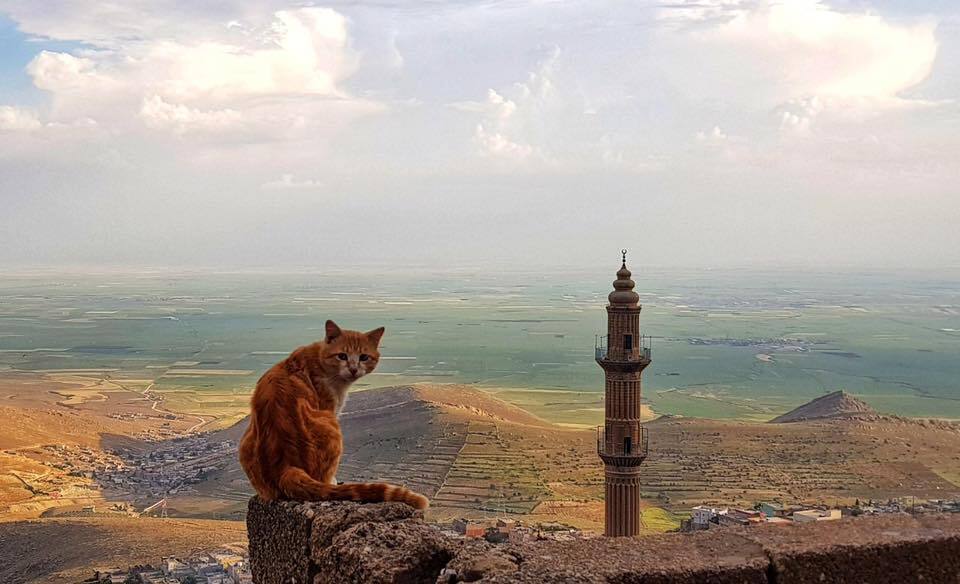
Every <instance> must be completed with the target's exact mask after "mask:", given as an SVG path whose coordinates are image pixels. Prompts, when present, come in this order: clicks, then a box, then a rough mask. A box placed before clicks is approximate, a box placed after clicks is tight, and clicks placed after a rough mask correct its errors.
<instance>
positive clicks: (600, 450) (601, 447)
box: [597, 423, 649, 466]
mask: <svg viewBox="0 0 960 584" xmlns="http://www.w3.org/2000/svg"><path fill="white" fill-rule="evenodd" d="M637 435H638V436H639V438H640V439H639V440H638V441H637V443H633V441H631V444H630V451H629V452H628V451H627V448H626V445H625V444H623V443H621V442H619V441H616V440H615V441H613V442H611V443H610V444H607V434H606V429H605V428H604V427H603V426H597V454H599V455H600V456H601V457H603V458H604V459H614V460H613V462H614V463H617V464H620V465H622V466H634V465H636V464H639V462H642V461H643V460H644V459H645V458H646V457H647V452H648V450H649V437H648V434H647V428H646V427H645V426H644V425H643V424H640V423H637Z"/></svg>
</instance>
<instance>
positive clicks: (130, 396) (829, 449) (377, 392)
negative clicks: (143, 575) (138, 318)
mask: <svg viewBox="0 0 960 584" xmlns="http://www.w3.org/2000/svg"><path fill="white" fill-rule="evenodd" d="M36 383H37V385H32V386H20V385H18V384H17V383H15V382H10V381H9V380H7V381H6V382H4V383H3V384H0V400H3V401H4V402H5V403H6V405H5V406H2V409H0V415H2V416H4V418H3V423H4V432H3V439H4V440H6V442H5V443H4V444H3V447H4V448H5V450H4V451H2V452H0V464H3V465H4V466H2V467H0V497H2V499H0V500H2V501H3V503H0V505H2V506H0V521H4V520H6V521H11V520H15V519H23V518H28V517H37V516H39V515H40V514H41V513H43V514H45V515H47V516H50V515H54V514H57V513H59V512H60V511H61V510H62V509H67V510H76V509H78V507H77V506H78V505H90V504H91V502H96V503H97V511H96V512H97V513H101V509H103V512H104V513H109V515H107V514H104V515H103V516H102V517H84V518H82V521H87V522H90V525H95V524H98V522H101V521H103V522H106V521H108V520H109V521H119V522H121V523H116V524H115V525H121V524H122V525H137V522H140V521H143V522H145V523H144V525H149V526H151V527H150V530H151V533H156V534H157V535H155V536H154V535H151V536H150V537H157V538H159V537H161V536H160V535H159V534H160V533H161V532H162V531H163V529H164V527H163V526H164V525H166V524H169V525H170V526H171V529H172V530H176V529H180V528H179V527H177V526H181V525H187V526H189V525H200V524H194V523H189V522H187V523H183V519H177V520H173V519H167V520H154V519H149V520H148V519H147V518H143V517H141V518H137V517H118V516H116V514H115V513H112V512H111V511H110V509H109V507H104V506H105V505H109V506H112V505H114V504H118V503H128V504H130V505H129V506H127V507H125V508H124V509H121V510H118V511H117V513H123V514H126V515H135V514H136V512H137V511H140V510H142V509H143V508H144V507H145V506H147V505H148V504H150V503H154V502H156V497H157V496H158V495H156V493H154V494H152V495H150V496H146V495H144V494H143V493H138V492H136V490H135V489H131V488H130V487H124V486H120V487H111V488H103V487H99V486H98V485H97V483H96V481H95V480H91V479H86V478H82V477H75V476H69V475H66V474H65V473H64V471H63V470H62V469H61V468H60V467H62V466H64V465H63V462H64V460H63V459H67V458H70V457H74V456H76V452H75V451H74V450H72V448H74V447H76V448H80V447H83V448H87V449H88V451H89V452H93V453H94V455H95V456H97V457H101V458H102V462H103V464H107V465H117V466H118V467H119V466H120V465H126V466H127V468H130V466H131V464H133V463H131V460H134V458H135V457H137V456H139V457H140V458H139V459H136V460H142V459H143V458H142V457H143V455H144V453H149V452H152V451H160V450H163V449H165V450H166V451H168V452H169V451H171V450H173V451H175V450H176V449H177V448H179V445H181V444H185V442H183V439H182V438H179V439H175V437H178V436H184V435H186V434H187V431H188V430H190V429H191V428H193V429H196V425H197V421H196V420H195V419H192V418H188V417H186V416H179V415H174V414H172V413H170V412H165V411H164V410H163V409H162V407H160V406H158V405H157V402H156V401H155V399H150V398H149V394H148V395H147V396H144V395H143V394H142V393H141V392H138V391H130V390H124V389H115V390H109V391H108V390H107V389H105V388H99V389H97V388H94V389H90V388H86V389H85V391H87V392H88V393H89V392H92V391H94V390H97V391H99V393H102V394H103V395H104V396H105V399H102V400H98V401H83V402H81V403H69V404H65V403H62V402H63V401H64V398H63V396H62V395H61V394H60V393H59V391H58V393H56V394H54V393H51V392H50V388H49V387H47V386H45V385H43V384H42V383H41V382H39V381H37V382H36ZM58 387H59V386H58ZM81 389H83V388H81ZM145 398H146V399H145ZM66 399H70V398H66ZM111 408H115V409H116V410H117V411H120V412H125V413H126V414H127V416H128V417H129V419H124V417H123V416H120V417H115V416H113V414H115V413H116V412H114V411H111ZM141 415H142V416H144V417H142V418H140V417H138V416H141ZM793 419H797V420H799V421H795V422H790V423H752V422H736V421H718V420H705V419H694V418H679V417H669V416H664V417H661V418H658V419H656V420H654V421H652V422H650V423H649V424H648V428H649V432H650V455H649V457H648V459H647V461H646V462H645V463H644V471H645V472H644V479H645V482H644V485H643V495H644V498H645V504H646V506H647V508H646V510H645V511H644V521H645V524H646V527H647V531H648V532H654V531H664V530H667V529H671V528H675V527H676V526H677V525H678V523H679V519H680V518H681V517H682V516H684V515H685V513H686V512H687V511H688V510H689V508H690V507H691V506H693V505H697V504H701V503H710V504H718V505H743V506H749V505H752V504H754V503H756V502H758V501H763V500H778V501H781V502H784V503H829V504H833V503H836V502H841V503H842V502H847V501H849V502H852V501H853V500H854V499H855V498H860V499H870V498H873V499H881V500H885V499H887V498H892V497H916V498H918V499H955V498H958V497H960V448H958V446H960V425H958V424H955V423H950V422H944V421H931V420H914V419H907V418H900V417H895V416H885V415H881V414H878V413H876V412H873V411H872V410H870V409H869V408H867V407H865V404H863V403H862V402H859V400H856V398H853V397H852V396H849V395H846V394H831V395H828V396H825V397H824V398H820V399H818V400H815V401H814V402H811V404H807V405H805V406H801V407H800V408H797V409H796V410H794V411H793V412H791V413H788V414H785V415H784V416H781V417H780V418H778V420H793ZM7 424H16V425H11V426H8V425H7ZM342 425H343V429H344V436H345V453H344V459H343V464H342V466H341V470H340V472H339V473H338V478H339V479H340V480H343V481H365V480H387V481H391V482H395V483H399V484H404V485H406V486H408V487H411V488H414V489H416V490H418V491H420V492H422V493H424V494H426V495H427V496H429V497H430V498H431V500H432V503H431V508H430V510H429V511H428V520H433V521H448V520H450V519H452V518H455V517H473V518H492V517H497V516H502V515H505V514H506V515H510V516H511V517H516V518H520V519H523V520H526V521H558V522H562V523H566V524H570V525H574V526H577V527H581V528H584V529H591V530H597V529H600V528H601V527H602V517H603V504H602V492H603V490H602V489H603V470H602V465H601V463H600V461H599V459H598V457H597V455H596V437H595V434H594V432H593V431H591V430H584V429H576V428H569V427H566V426H559V425H556V424H554V423H552V422H550V421H547V420H544V419H541V418H538V417H536V416H534V415H532V414H530V413H528V412H527V411H525V410H523V409H521V408H519V407H517V406H514V405H512V404H510V403H508V402H506V401H503V400H501V399H498V398H496V397H495V396H494V395H493V394H491V393H488V392H486V391H482V390H480V389H477V388H476V387H472V386H464V385H439V384H417V385H408V386H399V387H390V388H382V389H372V390H362V391H356V392H354V393H353V394H352V395H351V397H350V400H349V401H348V403H347V406H346V408H345V410H344V412H343V414H342ZM10 427H13V428H16V430H14V431H12V432H11V431H7V428H10ZM244 429H245V421H241V422H239V423H238V424H236V425H234V426H232V427H230V428H227V429H224V430H219V431H216V432H209V433H205V434H198V435H195V436H194V437H193V438H190V439H189V440H191V441H192V442H190V444H197V443H198V442H209V443H211V444H224V443H225V444H226V447H225V448H224V449H223V450H218V451H214V452H213V453H212V454H202V464H203V466H204V469H205V470H204V473H203V476H202V479H198V480H197V481H194V482H191V483H189V484H184V485H179V486H178V488H177V492H175V493H170V494H166V495H163V496H164V497H165V499H166V501H167V512H168V513H169V514H170V515H171V517H173V516H177V517H180V518H203V517H207V518H209V517H219V518H224V517H226V518H235V519H241V518H242V517H243V513H244V511H245V508H246V501H247V499H248V498H249V496H250V494H251V489H250V487H249V485H248V484H247V481H246V478H245V477H244V475H243V473H242V471H241V470H240V468H239V465H238V464H237V460H236V452H235V445H236V442H237V441H238V439H239V437H240V436H241V435H242V432H243V431H244ZM51 445H59V446H64V447H66V448H67V449H66V450H57V449H56V448H52V447H51ZM85 456H90V455H89V454H87V455H85ZM58 457H60V459H61V460H58ZM131 457H134V458H131ZM98 460H100V459H98ZM183 464H188V463H184V462H173V463H170V464H169V465H167V466H166V467H165V468H166V469H167V470H168V471H169V470H170V469H171V468H176V467H177V466H178V465H183ZM71 489H73V490H71ZM191 520H192V519H191ZM74 521H81V518H71V519H52V518H48V519H43V520H40V521H34V522H31V523H24V524H17V525H28V526H33V527H30V529H35V530H39V531H37V533H40V534H43V533H56V532H57V531H58V530H59V529H74V528H73V527H70V526H73V525H83V523H72V522H74ZM124 522H125V523H124ZM104 525H106V523H104ZM224 525H229V526H231V527H230V529H233V528H236V529H238V530H242V523H239V522H224ZM44 526H49V528H47V527H44ZM154 526H155V527H154ZM3 527H4V528H5V529H8V530H10V529H20V528H21V527H15V526H10V525H4V526H3ZM24 529H26V528H24ZM224 529H228V528H226V527H224ZM188 531H189V530H188ZM227 532H229V533H233V532H231V531H229V530H228V531H227ZM4 533H13V532H10V531H7V532H4V531H0V541H3V540H5V539H6V538H5V537H2V536H3V534H4ZM71 533H72V532H71ZM127 533H131V534H132V533H135V529H133V528H131V531H129V532H127V531H124V530H122V529H116V530H110V536H109V537H110V538H112V539H115V540H116V541H113V542H112V543H111V545H116V546H118V547H117V549H128V548H129V549H133V548H132V547H129V546H132V545H133V544H132V543H129V542H128V543H124V542H122V541H121V540H122V539H123V538H124V537H126V535H125V534H127ZM38 537H39V536H38ZM65 537H67V538H68V539H66V540H65V541H72V537H73V535H67V536H65ZM231 537H233V536H231ZM50 541H51V542H52V541H55V540H54V539H51V540H50ZM158 541H159V540H158ZM221 541H224V542H225V541H226V540H221ZM0 545H9V543H6V542H4V543H2V544H0ZM144 545H148V544H144ZM164 545H165V544H164ZM164 545H156V546H154V548H153V549H154V550H155V552H154V556H152V557H151V559H153V560H154V561H155V560H157V559H159V556H161V555H167V554H168V553H173V552H172V551H170V550H169V549H168V547H164ZM123 546H128V548H124V547H123ZM0 549H3V550H5V549H6V548H0ZM37 549H38V550H43V549H44V547H43V546H39V547H38V548H37ZM145 549H146V548H144V550H145ZM38 553H39V554H41V555H42V554H43V552H38ZM118 553H119V552H118ZM121 555H122V554H121ZM0 557H8V556H7V553H6V552H5V551H4V552H3V553H2V554H0ZM89 557H91V558H98V559H97V560H90V561H89V563H88V565H94V564H97V565H99V564H100V563H102V562H101V561H100V560H99V558H101V557H102V556H100V555H97V554H90V555H89ZM111 557H114V556H111ZM116 557H120V556H119V555H118V556H116ZM23 562H28V563H29V562H35V565H40V564H42V558H35V559H30V558H29V554H26V557H24V558H22V559H21V560H20V563H19V564H18V565H21V566H23V565H28V564H23ZM106 563H110V562H106ZM128 563H136V562H133V561H131V562H128ZM29 565H34V564H29ZM64 565H66V564H64ZM54 568H55V566H54ZM17 569H20V568H17ZM56 569H57V570H59V569H60V568H56ZM45 570H46V568H45ZM51 570H53V568H51ZM54 571H55V570H54ZM44 573H52V572H51V571H45V572H44ZM0 576H2V573H0ZM0 581H5V580H3V579H2V578H0Z"/></svg>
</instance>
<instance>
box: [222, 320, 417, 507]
mask: <svg viewBox="0 0 960 584" xmlns="http://www.w3.org/2000/svg"><path fill="white" fill-rule="evenodd" d="M382 336H383V327H380V328H378V329H374V330H372V331H370V332H368V333H361V332H357V331H345V330H340V327H338V326H337V325H336V324H335V323H334V322H333V321H332V320H328V321H327V336H326V338H325V339H324V340H323V341H321V342H318V343H313V344H312V345H307V346H305V347H300V348H299V349H297V350H296V351H294V352H293V353H291V354H290V356H289V357H287V358H286V359H285V360H283V361H281V362H280V363H277V364H276V365H274V366H273V367H272V368H271V369H270V370H269V371H267V372H266V373H265V374H264V375H263V377H261V378H260V381H258V382H257V389H256V391H254V393H253V399H252V400H251V404H250V405H251V412H250V427H249V428H247V432H246V434H244V436H243V439H242V440H241V441H240V464H241V465H242V466H243V470H244V471H246V473H247V477H249V478H250V484H252V485H253V488H255V489H256V490H257V494H258V495H260V497H261V498H263V499H266V500H272V499H297V500H303V501H323V500H348V501H368V502H375V501H402V502H404V503H406V504H408V505H410V506H412V507H415V508H417V509H424V508H426V507H427V504H428V501H427V498H426V497H424V496H423V495H420V494H417V493H414V492H413V491H410V490H408V489H405V488H403V487H398V486H396V485H388V484H384V483H355V484H344V485H337V484H336V478H335V476H336V472H337V467H338V466H339V465H340V454H341V452H342V451H343V439H342V436H341V434H340V424H339V423H338V422H337V415H338V414H339V413H340V410H341V409H342V408H343V404H344V403H345V402H346V401H347V388H349V387H350V384H351V383H353V382H354V381H356V380H357V379H360V378H361V377H363V376H364V375H366V374H367V373H370V372H371V371H373V370H374V368H375V367H376V366H377V361H378V360H379V359H380V352H379V350H378V348H377V347H378V345H379V344H380V338H381V337H382Z"/></svg>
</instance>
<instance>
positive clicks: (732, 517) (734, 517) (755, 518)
mask: <svg viewBox="0 0 960 584" xmlns="http://www.w3.org/2000/svg"><path fill="white" fill-rule="evenodd" d="M717 519H718V520H719V522H720V525H751V524H756V523H763V519H764V517H763V513H761V512H759V511H755V510H753V509H728V510H727V512H726V513H723V514H721V515H718V516H717Z"/></svg>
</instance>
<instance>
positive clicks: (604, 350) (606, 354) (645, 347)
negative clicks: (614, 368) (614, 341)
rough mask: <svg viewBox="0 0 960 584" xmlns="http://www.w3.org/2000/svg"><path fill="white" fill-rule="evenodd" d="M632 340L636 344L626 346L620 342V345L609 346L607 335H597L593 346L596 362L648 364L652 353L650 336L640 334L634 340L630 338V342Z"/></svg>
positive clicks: (601, 363)
mask: <svg viewBox="0 0 960 584" xmlns="http://www.w3.org/2000/svg"><path fill="white" fill-rule="evenodd" d="M633 342H636V346H630V347H627V346H624V343H622V342H621V344H620V346H611V345H610V342H609V336H608V335H598V336H597V339H596V344H595V347H594V355H595V356H596V359H597V362H598V363H600V365H603V363H604V362H613V363H643V364H644V365H647V364H649V363H650V357H651V355H652V350H651V347H652V345H653V339H652V337H650V336H648V335H640V338H639V339H637V340H636V341H633V339H631V343H633Z"/></svg>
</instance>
